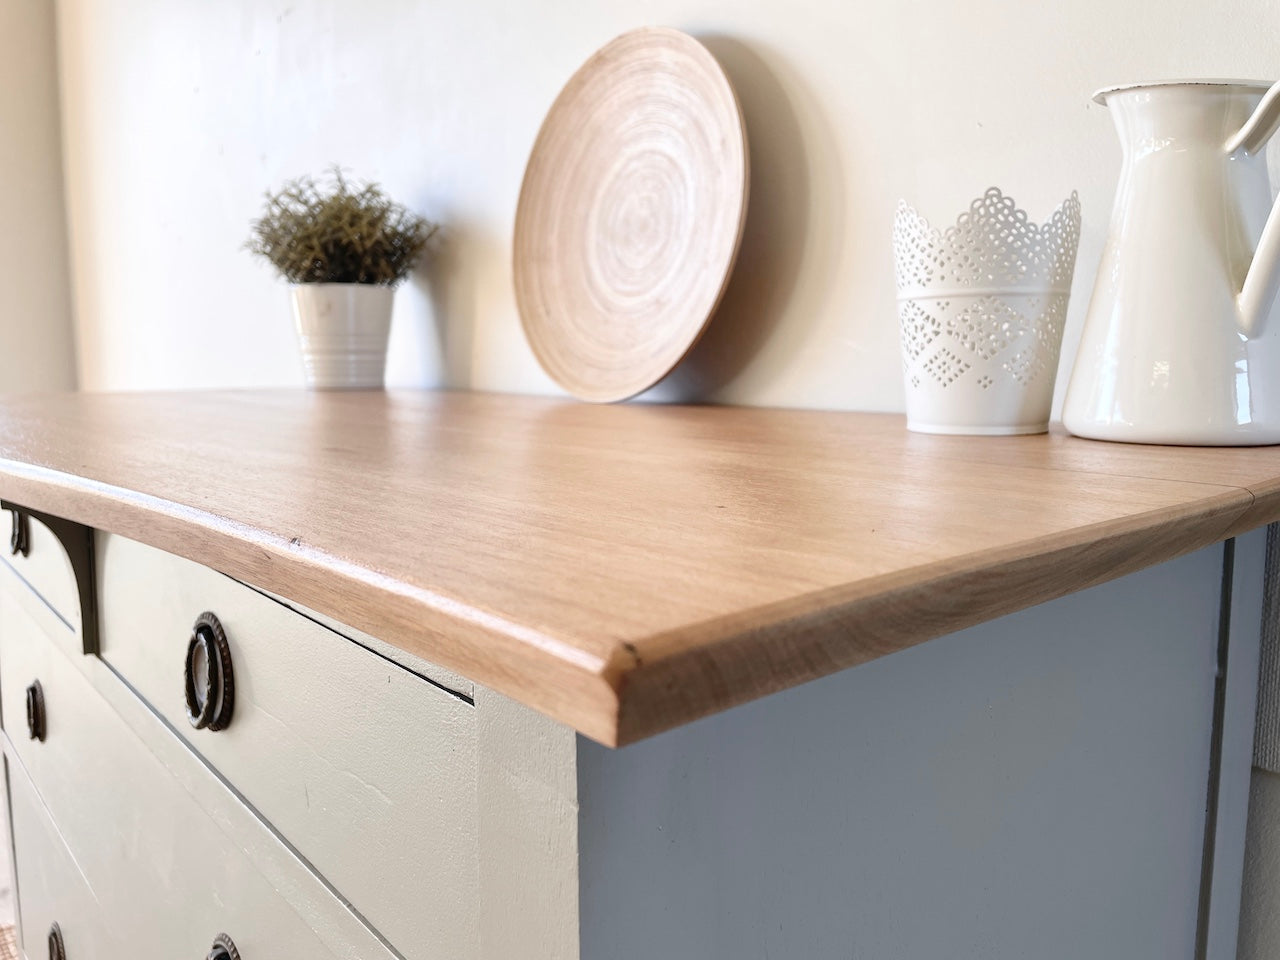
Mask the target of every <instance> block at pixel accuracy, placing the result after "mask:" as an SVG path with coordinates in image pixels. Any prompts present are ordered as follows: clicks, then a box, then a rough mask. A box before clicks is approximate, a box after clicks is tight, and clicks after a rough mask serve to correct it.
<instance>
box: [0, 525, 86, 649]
mask: <svg viewBox="0 0 1280 960" xmlns="http://www.w3.org/2000/svg"><path fill="white" fill-rule="evenodd" d="M0 521H2V522H3V531H4V534H5V535H6V539H5V541H4V543H3V544H2V546H3V547H4V552H3V554H0V562H3V564H5V565H8V566H9V567H10V569H11V570H12V572H13V573H16V574H17V581H18V582H19V583H21V584H22V586H23V587H24V588H25V589H27V590H29V591H30V592H31V593H33V594H34V595H35V596H36V597H37V598H38V599H39V600H40V602H42V603H43V604H45V605H46V606H47V607H48V608H49V610H50V611H51V612H52V613H53V614H54V615H55V616H56V617H57V618H58V619H59V620H61V621H62V623H63V624H64V625H65V626H66V627H67V631H68V634H69V635H68V636H66V637H62V636H59V637H58V642H59V644H60V645H61V646H65V647H66V649H67V650H68V651H74V652H79V651H80V650H82V649H83V647H82V645H81V641H80V595H79V593H78V592H77V588H76V575H75V571H73V570H72V569H71V561H70V560H68V559H67V552H66V550H64V549H63V547H62V544H61V543H59V542H58V538H57V537H55V536H54V535H53V533H52V531H50V530H49V528H48V527H46V526H45V525H44V524H43V523H41V522H40V521H39V520H36V519H34V518H27V520H26V534H27V535H26V540H27V551H26V553H25V554H23V553H12V552H10V550H9V544H8V539H7V536H8V534H9V531H10V524H11V523H12V522H13V514H12V513H8V512H5V513H0Z"/></svg>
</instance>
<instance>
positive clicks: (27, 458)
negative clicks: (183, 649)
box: [0, 391, 1280, 744]
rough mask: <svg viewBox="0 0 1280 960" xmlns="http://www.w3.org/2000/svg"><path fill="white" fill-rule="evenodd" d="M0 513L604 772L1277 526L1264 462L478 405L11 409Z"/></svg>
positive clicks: (39, 403)
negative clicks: (559, 745) (36, 517)
mask: <svg viewBox="0 0 1280 960" xmlns="http://www.w3.org/2000/svg"><path fill="white" fill-rule="evenodd" d="M0 497H2V498H4V499H6V500H10V501H13V502H16V503H19V504H22V505H24V506H27V507H30V508H32V509H34V510H40V511H44V512H46V513H52V514H56V515H61V516H64V517H67V518H69V519H72V520H76V521H79V522H81V523H85V524H89V525H91V526H94V527H97V528H99V529H103V530H108V531H112V532H115V533H119V534H122V535H124V536H128V537H131V538H133V539H136V540H140V541H142V542H144V543H148V544H151V545H153V546H156V547H159V548H161V549H164V550H167V551H170V552H172V553H176V554H179V555H182V556H185V557H189V558H191V559H193V560H197V561H199V562H201V563H205V564H207V565H209V566H211V567H214V568H215V569H218V570H221V571H222V572H224V573H227V574H229V575H231V576H234V577H237V578H240V579H242V580H245V581H247V582H249V583H252V584H254V585H256V586H259V587H262V588H265V589H267V590H271V591H273V592H275V593H278V594H281V595H284V596H286V597H288V598H290V599H293V600H296V601H297V602H299V603H301V604H305V605H306V606H309V607H312V608H314V609H316V610H317V611H319V612H321V613H324V614H327V615H329V616H332V617H334V618H336V619H338V620H340V621H342V622H345V623H348V624H350V625H351V626H353V627H356V628H358V629H361V630H364V631H366V632H368V633H371V634H374V635H376V636H379V637H381V638H382V639H384V640H386V641H388V642H390V643H393V644H395V645H397V646H400V647H403V648H404V649H406V650H409V651H411V652H413V653H416V654H419V655H421V656H423V657H426V658H428V659H430V660H434V661H436V662H438V663H440V664H442V665H444V666H447V667H449V668H452V669H454V670H456V671H458V672H460V673H462V674H464V675H466V676H468V677H470V678H471V679H473V680H475V681H477V682H479V683H482V684H486V685H488V686H490V687H493V688H495V689H497V690H499V691H502V692H503V693H506V694H507V695H509V696H511V697H513V698H515V699H517V700H520V701H523V702H524V703H526V704H528V705H530V706H532V707H535V708H537V709H539V710H542V711H544V712H545V713H547V714H549V715H551V716H553V717H555V718H557V719H559V720H561V721H563V722H564V723H566V724H569V725H571V726H573V727H575V728H577V729H578V730H580V731H581V732H583V733H585V734H587V735H588V736H591V737H593V738H595V739H597V740H600V741H601V742H604V743H607V744H621V743H626V742H629V741H632V740H636V739H638V738H641V737H644V736H648V735H650V734H653V733H656V732H658V731H661V730H664V729H667V728H669V727H672V726H675V725H677V724H680V723H684V722H687V721H689V720H692V719H695V718H697V717H700V716H703V715H706V714H709V713H713V712H715V711H718V710H722V709H724V708H727V707H730V706H733V705H734V704H738V703H741V702H744V701H746V700H749V699H752V698H754V697H758V696H761V695H763V694H766V693H769V692H772V691H775V690H779V689H782V688H784V687H788V686H792V685H794V684H797V683H800V682H803V681H805V680H809V679H812V678H814V677H818V676H822V675H824V674H827V673H831V672H833V671H835V670H839V669H842V668H844V667H847V666H851V665H853V664H856V663H860V662H863V661H866V660H870V659H873V658H875V657H878V656H882V655H884V654H887V653H890V652H893V651H895V650H899V649H901V648H903V647H906V646H909V645H911V644H914V643H917V642H920V641H922V640H926V639H929V638H930V637H934V636H937V635H939V634H942V633H946V632H949V631H952V630H956V629H959V628H961V627H965V626H969V625H972V624H974V623H978V622H981V621H983V620H987V619H991V618H992V617H995V616H999V615H1001V614H1004V613H1009V612H1011V611H1013V610H1017V609H1020V608H1022V607H1026V606H1029V605H1031V604H1034V603H1038V602H1041V601H1044V600H1048V599H1051V598H1053V597H1058V596H1061V595H1063V594H1066V593H1070V592H1073V591H1075V590H1079V589H1081V588H1083V587H1086V586H1089V585H1092V584H1096V583H1100V582H1102V581H1104V580H1108V579H1110V578H1112V577H1116V576H1119V575H1121V574H1124V573H1128V572H1131V571H1133V570H1136V569H1139V568H1141V567H1144V566H1147V565H1149V564H1152V563H1156V562H1159V561H1162V560H1166V559H1169V558H1171V557H1174V556H1176V555H1178V554H1181V553H1185V552H1187V551H1190V550H1193V549H1195V548H1198V547H1201V546H1205V545H1207V544H1210V543H1213V542H1216V541H1219V540H1222V539H1224V538H1226V537H1229V536H1232V535H1234V534H1236V533H1239V532H1243V531H1244V530H1247V529H1251V528H1253V527H1256V526H1259V525H1261V524H1263V523H1267V522H1270V521H1273V520H1277V519H1280V448H1254V449H1218V450H1214V449H1197V448H1174V447H1140V446H1127V445H1119V444H1105V443H1097V442H1093V441H1087V440H1078V439H1075V438H1071V437H1067V436H1064V435H1060V434H1050V435H1048V436H1040V437H1010V438H959V437H930V436H922V435H917V434H911V433H908V432H907V431H906V430H905V429H904V424H903V419H902V418H901V417H898V416H888V415H877V414H854V413H829V412H810V411H789V410H761V409H747V408H727V407H671V406H652V405H628V406H612V407H604V406H591V405H586V404H580V403H576V402H572V401H561V400H553V399H539V398H531V397H516V396H504V395H497V394H477V393H448V392H440V393H429V392H390V393H381V392H368V393H331V394H322V393H303V392H297V391H241V392H221V393H203V392H201V393H149V394H96V395H95V394H61V395H46V396H28V397H9V398H4V399H2V400H0Z"/></svg>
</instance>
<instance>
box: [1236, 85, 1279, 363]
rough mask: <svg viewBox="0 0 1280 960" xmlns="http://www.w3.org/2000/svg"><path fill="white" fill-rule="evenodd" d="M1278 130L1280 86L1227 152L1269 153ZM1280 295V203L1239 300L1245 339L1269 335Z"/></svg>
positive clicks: (1270, 92)
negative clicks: (1268, 321) (1269, 143)
mask: <svg viewBox="0 0 1280 960" xmlns="http://www.w3.org/2000/svg"><path fill="white" fill-rule="evenodd" d="M1277 126H1280V83H1276V84H1274V85H1273V86H1272V87H1271V89H1270V90H1268V91H1267V92H1266V95H1265V96H1263V98H1262V101H1261V102H1260V103H1259V104H1258V106H1257V108H1256V109H1255V110H1254V111H1253V113H1252V114H1251V115H1250V117H1249V119H1248V120H1246V121H1245V123H1244V126H1242V127H1241V128H1240V129H1239V130H1238V131H1237V132H1236V133H1235V134H1234V135H1233V136H1232V137H1231V139H1229V140H1228V141H1227V142H1226V145H1225V146H1224V148H1223V149H1224V150H1225V151H1226V153H1227V155H1228V156H1233V155H1235V154H1237V153H1243V154H1246V155H1250V156H1252V155H1253V154H1256V153H1258V152H1259V151H1262V150H1265V149H1266V146H1267V141H1268V140H1269V139H1270V138H1271V135H1272V134H1273V133H1275V131H1276V127H1277ZM1277 293H1280V200H1277V201H1276V203H1275V204H1273V205H1272V208H1271V213H1270V214H1269V215H1268V216H1267V223H1266V226H1265V227H1263V228H1262V237H1261V238H1260V239H1259V240H1258V248H1257V249H1256V250H1255V251H1254V254H1253V262H1252V263H1250V264H1249V272H1248V274H1246V275H1245V278H1244V285H1243V286H1242V287H1241V288H1240V293H1239V295H1238V296H1237V297H1236V313H1237V321H1238V323H1239V326H1240V332H1241V333H1242V334H1244V336H1246V337H1248V338H1249V339H1250V340H1252V339H1254V338H1255V337H1259V336H1261V335H1262V334H1263V333H1264V332H1265V327H1266V326H1267V319H1268V317H1270V316H1271V311H1272V307H1273V306H1274V305H1275V302H1276V295H1277Z"/></svg>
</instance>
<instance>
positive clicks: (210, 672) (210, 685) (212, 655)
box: [184, 612, 236, 730]
mask: <svg viewBox="0 0 1280 960" xmlns="http://www.w3.org/2000/svg"><path fill="white" fill-rule="evenodd" d="M184 686H185V690H186V697H187V719H188V720H190V721H191V725H192V726H193V727H195V728H196V729H197V730H203V729H205V728H208V729H209V730H221V729H223V728H224V727H226V725H227V724H229V723H230V722H231V712H232V710H234V709H235V702H236V684H235V676H234V674H233V672H232V669H231V648H230V647H228V646H227V635H226V633H225V632H224V631H223V629H222V624H221V623H219V622H218V618H217V617H215V616H214V615H213V614H212V613H208V612H205V613H202V614H200V616H198V617H197V618H196V623H195V626H194V627H192V628H191V642H190V643H188V644H187V665H186V683H185V684H184Z"/></svg>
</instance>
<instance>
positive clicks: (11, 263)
mask: <svg viewBox="0 0 1280 960" xmlns="http://www.w3.org/2000/svg"><path fill="white" fill-rule="evenodd" d="M69 289H70V288H69V277H68V271H67V234H66V216H65V212H64V208H63V203H62V163H61V144H60V141H59V133H58V74H57V65H56V43H55V39H54V8H53V4H52V3H51V2H49V0H0V391H10V390H60V389H66V388H68V387H71V386H73V373H74V359H73V350H72V342H71V300H70V295H69Z"/></svg>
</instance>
